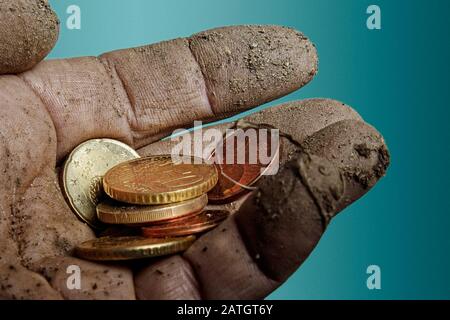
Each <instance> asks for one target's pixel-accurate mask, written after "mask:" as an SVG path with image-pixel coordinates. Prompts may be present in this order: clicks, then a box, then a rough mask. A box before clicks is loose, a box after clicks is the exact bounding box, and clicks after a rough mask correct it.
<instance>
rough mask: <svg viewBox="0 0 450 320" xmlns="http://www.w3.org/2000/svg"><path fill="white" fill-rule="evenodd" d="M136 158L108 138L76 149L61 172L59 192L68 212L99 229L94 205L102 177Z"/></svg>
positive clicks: (126, 148) (129, 149) (131, 150)
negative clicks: (61, 193) (122, 163)
mask: <svg viewBox="0 0 450 320" xmlns="http://www.w3.org/2000/svg"><path fill="white" fill-rule="evenodd" d="M136 158H139V155H138V153H137V152H136V151H135V150H133V149H132V148H131V147H129V146H127V145H126V144H124V143H122V142H119V141H116V140H112V139H94V140H89V141H86V142H84V143H82V144H81V145H79V146H78V147H76V148H75V149H74V150H73V151H72V152H71V153H70V155H69V157H68V158H67V160H66V162H65V164H64V168H63V171H62V177H61V180H62V188H61V189H62V191H63V194H64V196H65V198H66V199H67V202H68V203H69V206H70V207H71V209H72V211H74V212H75V214H76V215H77V216H78V217H79V218H80V219H81V220H83V221H84V222H86V223H87V224H88V225H90V226H91V227H94V228H97V227H99V226H100V223H99V221H98V220H97V214H96V206H97V203H98V201H99V198H100V196H101V194H102V192H103V191H102V178H103V175H104V174H105V173H106V172H107V171H108V170H109V169H110V168H112V167H114V166H115V165H117V164H119V163H121V162H124V161H127V160H131V159H136Z"/></svg>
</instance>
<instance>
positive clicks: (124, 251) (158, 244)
mask: <svg viewBox="0 0 450 320" xmlns="http://www.w3.org/2000/svg"><path fill="white" fill-rule="evenodd" d="M194 240H195V236H188V237H179V238H166V239H153V238H145V237H140V236H132V237H103V238H98V239H95V240H90V241H86V242H83V243H82V244H80V245H79V246H77V247H76V248H75V254H76V255H77V256H78V257H80V258H83V259H87V260H93V261H119V260H134V259H143V258H152V257H159V256H165V255H170V254H174V253H177V252H181V251H184V250H186V249H187V248H189V246H190V245H191V244H192V243H193V242H194Z"/></svg>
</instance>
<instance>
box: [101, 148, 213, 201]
mask: <svg viewBox="0 0 450 320" xmlns="http://www.w3.org/2000/svg"><path fill="white" fill-rule="evenodd" d="M153 158H171V155H157V156H149V157H142V158H139V159H133V160H129V161H125V162H123V163H120V164H118V165H117V166H115V167H113V168H111V169H110V170H108V172H106V173H105V175H104V176H103V190H104V191H105V193H106V194H107V195H108V196H110V197H111V198H113V199H115V200H117V201H122V202H126V203H129V204H140V205H157V204H170V203H175V202H180V201H185V200H189V199H192V198H196V197H199V196H200V195H202V194H204V193H207V192H208V191H209V190H211V189H212V188H213V187H214V186H215V185H216V184H217V181H218V180H219V175H218V172H217V168H216V167H215V166H214V165H209V164H206V163H202V165H205V166H210V167H211V168H213V173H212V175H211V177H209V178H207V180H206V181H204V182H201V183H199V184H198V185H194V186H191V187H189V188H185V189H181V190H175V191H165V192H159V193H151V192H132V191H117V190H115V189H114V187H112V186H110V185H109V184H108V182H107V181H106V180H107V175H108V173H110V172H112V170H113V169H115V168H117V167H118V166H121V165H126V164H128V163H132V162H135V161H144V160H146V159H153ZM190 158H192V159H195V157H192V156H190ZM199 159H201V158H199ZM202 161H204V160H203V159H202ZM194 165H195V164H194Z"/></svg>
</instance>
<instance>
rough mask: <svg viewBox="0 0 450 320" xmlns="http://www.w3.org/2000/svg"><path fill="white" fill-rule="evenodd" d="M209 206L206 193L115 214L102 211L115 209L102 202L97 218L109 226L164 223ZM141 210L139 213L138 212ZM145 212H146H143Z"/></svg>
mask: <svg viewBox="0 0 450 320" xmlns="http://www.w3.org/2000/svg"><path fill="white" fill-rule="evenodd" d="M207 204H208V195H207V194H206V193H204V194H202V195H201V196H199V197H197V198H193V199H189V200H185V201H181V202H176V203H171V204H163V205H156V206H142V208H139V209H134V208H130V209H128V210H127V209H126V208H125V209H124V210H123V212H115V213H113V212H112V211H107V210H104V209H103V210H102V207H105V206H106V208H108V207H111V208H114V207H113V206H111V205H110V204H107V203H104V202H100V203H99V204H98V205H97V208H96V211H97V218H98V219H99V220H100V221H101V222H103V223H107V224H114V225H117V224H126V225H134V224H145V223H152V222H162V221H165V220H170V219H175V218H180V217H183V216H185V215H189V214H191V213H195V212H198V211H201V210H202V209H203V208H205V207H206V205H207ZM138 210H139V211H138ZM143 210H145V211H143Z"/></svg>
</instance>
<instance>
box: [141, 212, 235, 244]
mask: <svg viewBox="0 0 450 320" xmlns="http://www.w3.org/2000/svg"><path fill="white" fill-rule="evenodd" d="M228 216H229V213H228V211H224V210H212V211H210V210H207V211H203V212H202V213H200V214H198V215H195V216H192V217H189V218H186V219H179V220H178V221H177V222H170V223H167V224H163V225H158V226H147V227H143V228H142V234H143V235H144V236H145V237H156V238H158V237H178V236H185V235H191V234H196V233H202V232H206V231H209V230H211V229H213V228H215V227H217V226H218V225H219V224H220V223H221V222H222V221H223V220H225V219H226V218H227V217H228Z"/></svg>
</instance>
